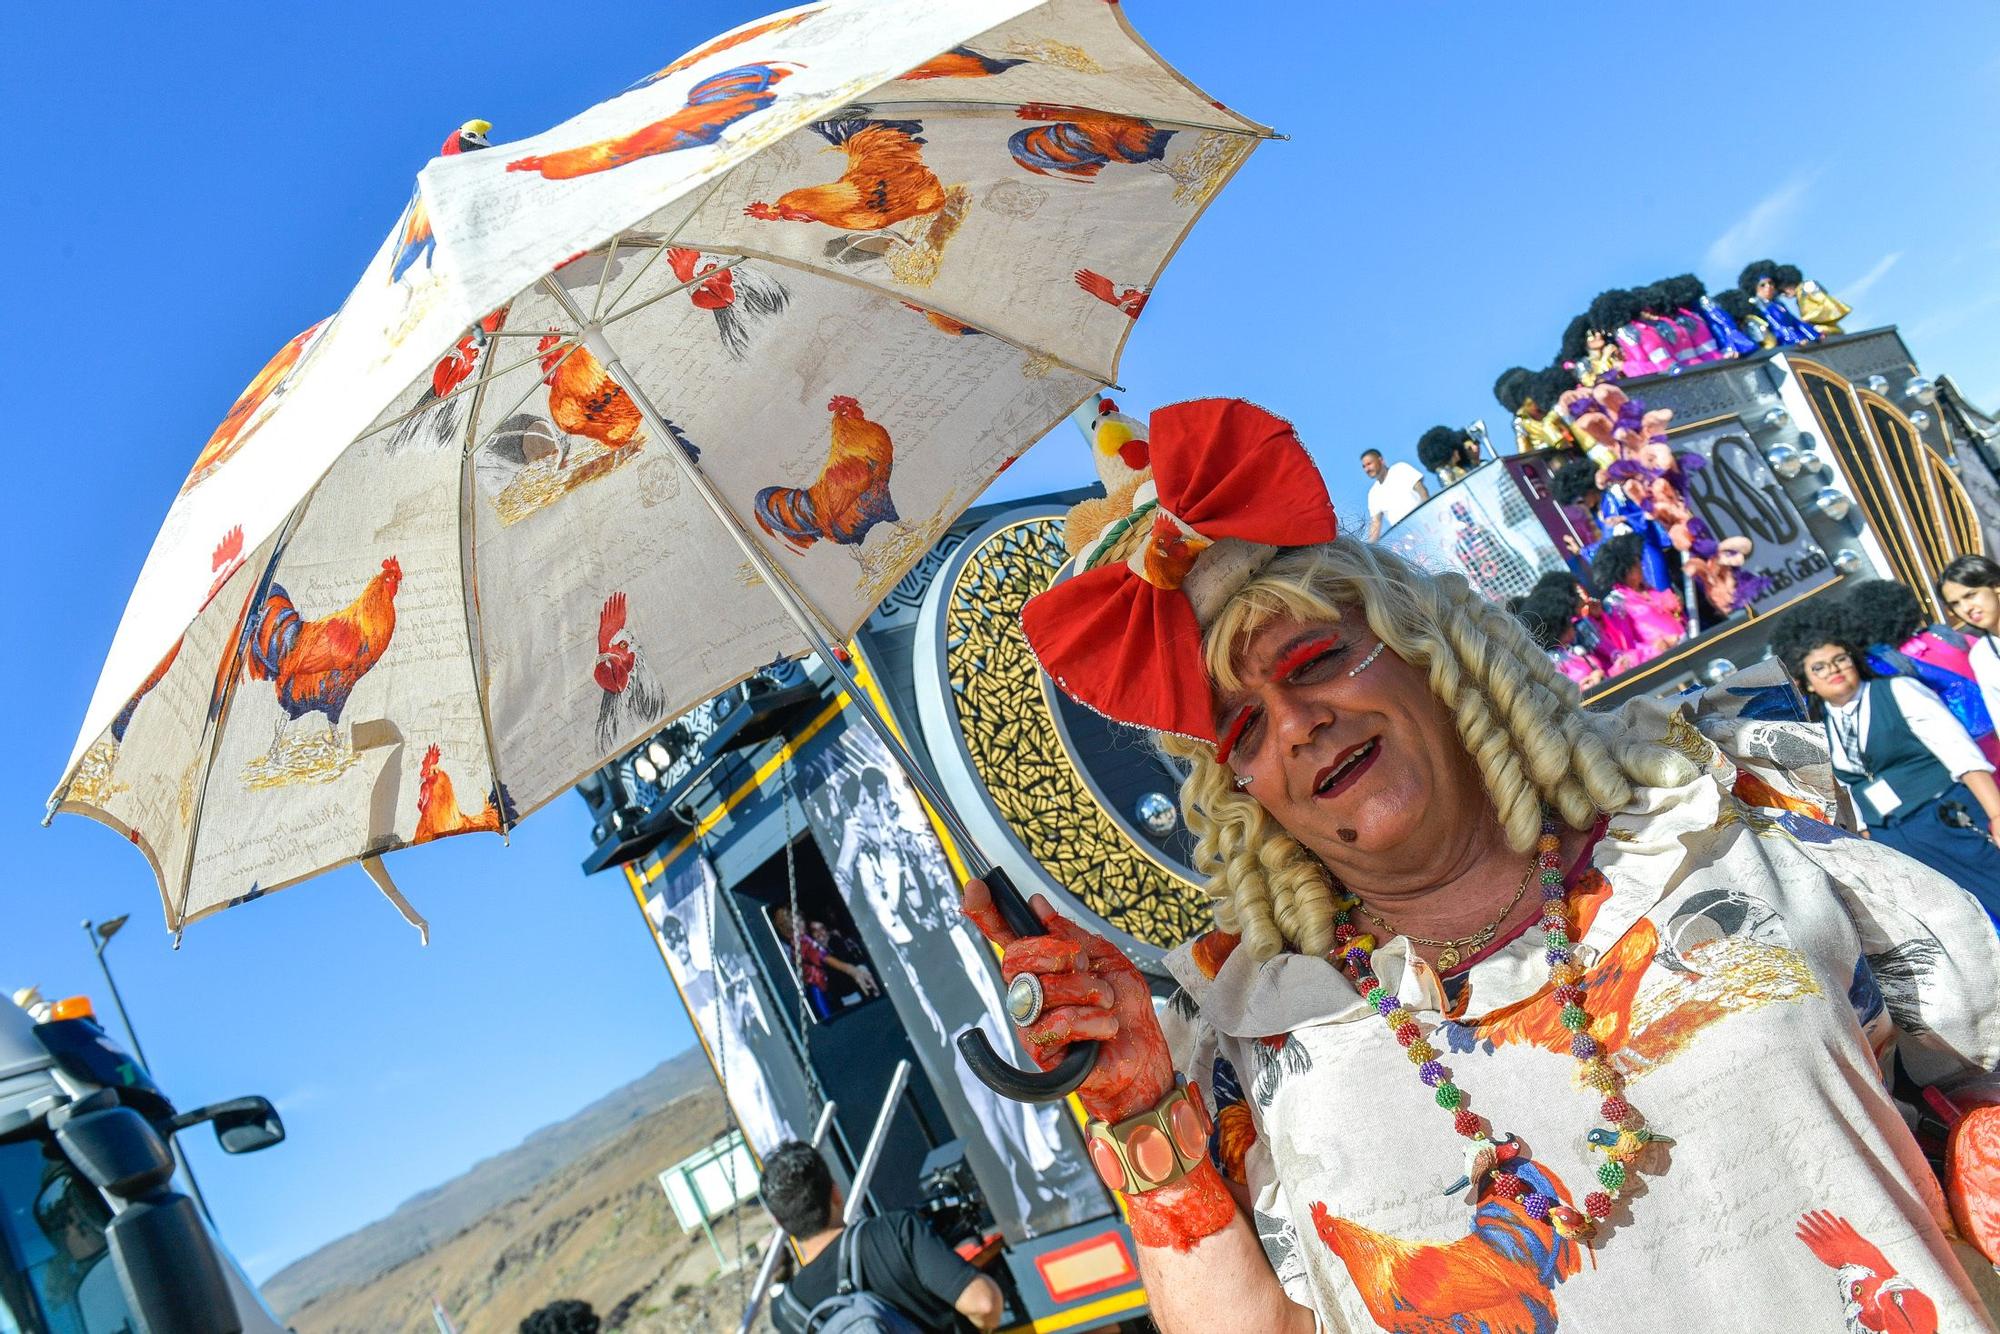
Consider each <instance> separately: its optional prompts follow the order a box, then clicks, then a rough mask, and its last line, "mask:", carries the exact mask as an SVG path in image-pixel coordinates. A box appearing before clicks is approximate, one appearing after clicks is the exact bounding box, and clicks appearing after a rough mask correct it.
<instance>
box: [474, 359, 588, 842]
mask: <svg viewBox="0 0 2000 1334" xmlns="http://www.w3.org/2000/svg"><path fill="white" fill-rule="evenodd" d="M573 346H574V345H572V347H573ZM565 356H567V354H565ZM493 378H494V372H493V361H492V359H491V358H488V359H487V362H486V365H485V368H484V370H483V371H482V372H481V374H480V376H479V382H478V388H477V389H475V390H474V391H473V395H472V402H471V403H470V404H469V405H468V406H467V409H466V413H465V443H464V444H463V445H462V446H461V449H460V453H459V457H458V581H459V586H460V601H461V603H462V604H463V610H464V612H465V640H466V647H467V649H468V650H470V651H471V653H472V690H473V693H474V694H475V695H477V696H478V698H479V731H480V735H481V736H482V737H484V738H485V741H486V772H487V774H488V776H489V777H491V778H492V780H493V797H494V801H493V808H494V810H495V811H496V812H497V813H498V815H499V821H500V841H501V842H502V843H503V844H505V843H510V842H511V841H512V840H511V839H510V838H509V837H508V835H509V834H510V833H511V832H512V831H513V826H512V825H510V824H509V823H508V822H507V786H506V783H505V782H504V781H503V780H502V779H501V776H500V748H499V747H498V746H497V745H495V744H494V742H493V710H492V708H491V707H490V706H489V704H488V702H487V698H486V693H487V691H486V687H487V671H486V617H485V615H484V614H483V613H481V612H479V611H478V610H476V609H477V608H479V607H481V606H482V605H483V604H482V603H481V602H480V599H479V553H478V540H477V539H478V534H477V532H476V531H475V528H474V526H473V522H474V520H476V517H477V510H476V509H475V508H474V506H473V496H472V456H473V454H474V453H475V452H476V451H477V449H478V445H479V410H480V408H481V407H482V406H483V405H484V404H485V402H486V386H487V385H488V384H490V383H492V381H493ZM535 383H537V384H539V383H540V381H536V382H535ZM528 392H529V393H530V394H532V393H534V392H535V391H534V388H533V386H532V385H531V386H530V387H529V389H528ZM512 415H513V414H511V413H509V414H508V416H512ZM501 420H502V421H504V420H506V418H505V417H503V418H501Z"/></svg>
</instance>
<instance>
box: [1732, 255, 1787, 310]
mask: <svg viewBox="0 0 2000 1334" xmlns="http://www.w3.org/2000/svg"><path fill="white" fill-rule="evenodd" d="M1766 278H1768V279H1770V280H1771V281H1772V282H1773V283H1774V284H1775V283H1776V281H1777V278H1778V264H1777V261H1775V260H1769V259H1757V260H1752V261H1751V262H1750V263H1748V264H1745V265H1744V266H1743V272H1741V273H1739V274H1737V275H1736V290H1737V291H1739V292H1741V293H1743V295H1745V296H1751V297H1754V296H1756V295H1757V283H1758V281H1759V280H1760V279H1766ZM1769 299H1770V295H1769V294H1767V295H1766V296H1765V300H1767V301H1768V300H1769Z"/></svg>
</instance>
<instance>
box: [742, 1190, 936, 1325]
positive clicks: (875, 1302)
mask: <svg viewBox="0 0 2000 1334" xmlns="http://www.w3.org/2000/svg"><path fill="white" fill-rule="evenodd" d="M874 1221H875V1220H874V1219H872V1218H871V1219H865V1220H863V1221H862V1222H859V1223H856V1224H855V1225H854V1226H853V1227H850V1228H848V1229H847V1230H846V1231H844V1232H842V1233H841V1234H840V1240H839V1241H837V1242H835V1243H834V1246H835V1252H834V1264H835V1265H836V1266H837V1267H838V1268H839V1271H840V1287H839V1289H838V1290H837V1291H835V1293H834V1294H833V1296H831V1297H829V1298H827V1299H826V1300H825V1301H823V1302H821V1303H820V1304H819V1305H817V1306H815V1307H813V1309H812V1310H810V1311H808V1310H806V1304H805V1303H804V1302H802V1301H800V1300H799V1298H798V1296H797V1295H796V1294H795V1293H794V1292H793V1291H792V1289H791V1287H790V1286H789V1285H787V1287H786V1288H785V1290H784V1292H783V1293H782V1294H781V1295H780V1296H779V1298H778V1300H779V1301H780V1302H782V1303H783V1304H784V1307H785V1314H787V1315H788V1316H790V1317H791V1319H792V1323H794V1324H796V1325H797V1326H798V1327H799V1334H923V1331H922V1330H921V1329H920V1328H919V1327H918V1326H917V1324H916V1322H915V1321H913V1320H911V1319H910V1318H909V1317H908V1316H906V1315H904V1314H903V1313H902V1312H901V1311H899V1310H897V1309H896V1308H895V1307H893V1306H891V1305H890V1304H889V1303H888V1302H885V1301H883V1300H882V1299H881V1298H880V1297H877V1296H876V1295H875V1294H874V1293H872V1292H868V1291H866V1290H864V1289H863V1288H862V1286H861V1250H860V1247H859V1246H857V1245H855V1244H854V1241H855V1237H856V1235H857V1234H858V1233H859V1232H860V1231H861V1229H862V1228H864V1227H866V1226H868V1224H869V1223H872V1222H874Z"/></svg>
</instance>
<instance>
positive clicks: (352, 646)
mask: <svg viewBox="0 0 2000 1334" xmlns="http://www.w3.org/2000/svg"><path fill="white" fill-rule="evenodd" d="M276 566H277V556H276V555H273V557H272V568H273V569H275V568H276ZM402 582H403V566H402V564H401V562H399V561H398V560H397V559H396V558H395V557H394V556H390V557H389V558H388V559H386V560H384V561H383V562H382V568H381V570H380V571H379V572H377V573H376V574H375V575H374V576H373V577H372V578H370V579H369V581H368V584H367V586H366V587H365V588H363V589H362V590H361V595H360V596H359V597H357V598H355V599H354V601H352V602H350V603H348V604H347V605H346V606H345V607H342V608H341V609H340V610H339V611H337V612H334V613H333V614H332V615H331V616H324V617H321V618H320V619H319V620H316V621H309V620H307V619H306V618H305V617H304V616H302V615H301V614H300V613H299V610H298V608H297V607H295V606H293V605H292V598H291V595H290V594H289V593H287V592H285V589H284V586H283V585H281V584H278V583H276V582H271V581H269V580H268V578H267V581H266V584H265V587H264V588H263V590H262V594H263V595H262V597H261V598H256V599H255V605H254V606H253V607H252V608H251V609H250V611H249V614H248V615H247V616H246V617H245V619H244V622H243V631H242V643H243V665H244V669H245V675H246V677H247V679H249V680H252V681H269V682H271V683H272V687H273V689H274V690H275V691H276V692H277V698H278V707H279V708H280V709H282V710H283V711H284V714H285V717H284V718H283V719H282V720H280V722H279V724H278V727H279V737H278V740H279V741H282V740H283V737H284V730H285V727H286V724H287V723H295V722H297V721H298V720H299V719H300V718H303V717H305V716H306V715H307V714H309V713H317V714H320V715H321V716H322V717H324V718H325V719H326V725H327V730H328V731H329V732H330V731H332V730H333V729H335V728H337V727H338V726H339V725H340V714H341V711H342V710H343V709H345V708H346V707H347V701H348V698H349V696H351V695H352V694H353V693H354V687H355V686H356V685H358V684H359V683H360V681H361V678H362V677H364V676H366V675H368V673H369V672H370V671H371V670H373V668H374V666H375V664H376V663H378V662H380V661H381V660H382V655H383V654H384V653H386V652H387V651H388V649H389V641H390V640H391V639H393V638H394V637H395V634H396V590H397V589H398V588H399V587H401V586H402ZM274 749H275V745H274Z"/></svg>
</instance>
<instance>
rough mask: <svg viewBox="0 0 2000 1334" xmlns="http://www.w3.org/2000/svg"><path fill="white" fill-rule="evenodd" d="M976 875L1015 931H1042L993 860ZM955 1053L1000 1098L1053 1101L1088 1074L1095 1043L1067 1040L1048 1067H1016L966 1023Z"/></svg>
mask: <svg viewBox="0 0 2000 1334" xmlns="http://www.w3.org/2000/svg"><path fill="white" fill-rule="evenodd" d="M982 878H983V879H984V880H985V882H986V888H987V890H988V891H989V892H991V893H992V895H993V906H994V907H996V908H998V909H999V910H1000V917H1001V919H1002V920H1003V921H1005V922H1006V923H1007V926H1008V928H1009V929H1010V930H1012V931H1013V933H1014V934H1015V935H1017V936H1045V935H1047V934H1048V932H1047V931H1046V930H1045V929H1043V927H1042V923H1041V921H1040V919H1039V918H1037V917H1036V916H1035V914H1034V910H1033V909H1031V908H1029V907H1028V901H1027V900H1026V899H1024V898H1022V897H1021V891H1020V890H1018V889H1016V888H1014V882H1013V881H1012V880H1010V879H1008V877H1007V873H1006V872H1005V871H1003V870H1001V869H1000V868H999V867H997V866H996V867H993V868H992V869H991V870H989V871H988V872H987V873H986V874H985V876H984V877H982ZM958 1055H959V1059H960V1060H962V1061H964V1062H965V1067H966V1069H968V1070H970V1071H972V1076H973V1078H975V1079H977V1080H978V1081H979V1082H980V1083H982V1084H984V1085H986V1087H987V1088H990V1089H992V1090H993V1091H994V1092H995V1093H997V1094H999V1095H1000V1096H1001V1097H1003V1098H1012V1099H1013V1100H1014V1101H1015V1102H1058V1101H1060V1100H1061V1099H1063V1098H1067V1097H1068V1096H1069V1095H1070V1094H1072V1093H1074V1092H1076V1090H1077V1086H1078V1085H1080V1084H1082V1083H1083V1081H1084V1080H1086V1079H1088V1078H1089V1077H1090V1072H1091V1070H1093V1069H1094V1068H1096V1065H1097V1044H1096V1043H1095V1042H1072V1043H1071V1044H1070V1046H1069V1053H1068V1054H1067V1055H1065V1056H1064V1057H1063V1058H1062V1062H1061V1064H1059V1065H1057V1066H1056V1068H1055V1069H1053V1070H1022V1069H1020V1068H1018V1067H1016V1066H1013V1065H1009V1064H1008V1063H1007V1062H1006V1061H1004V1060H1002V1059H1001V1057H1000V1053H999V1052H997V1051H995V1050H993V1044H992V1042H990V1041H989V1040H988V1039H987V1037H986V1034H985V1033H984V1032H982V1031H981V1030H979V1029H977V1028H969V1029H967V1030H966V1031H965V1032H963V1033H961V1034H959V1035H958Z"/></svg>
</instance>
